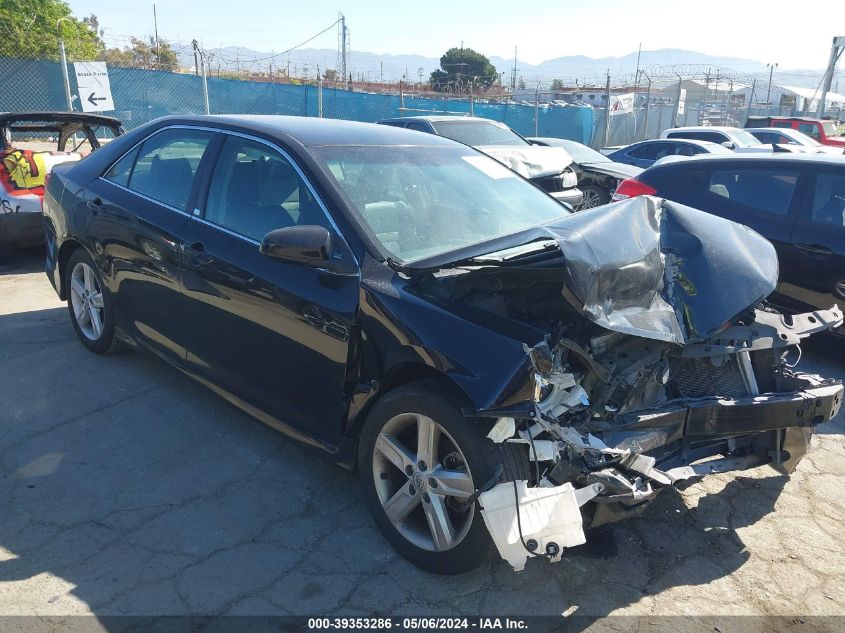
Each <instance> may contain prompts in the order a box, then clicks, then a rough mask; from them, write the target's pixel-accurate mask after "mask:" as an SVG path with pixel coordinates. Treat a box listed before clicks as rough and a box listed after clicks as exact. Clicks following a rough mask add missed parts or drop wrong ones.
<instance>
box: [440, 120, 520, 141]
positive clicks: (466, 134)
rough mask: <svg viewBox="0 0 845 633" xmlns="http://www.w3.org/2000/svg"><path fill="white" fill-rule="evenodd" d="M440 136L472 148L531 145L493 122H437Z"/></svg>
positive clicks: (511, 131)
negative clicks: (480, 146)
mask: <svg viewBox="0 0 845 633" xmlns="http://www.w3.org/2000/svg"><path fill="white" fill-rule="evenodd" d="M432 125H433V126H434V129H435V130H437V134H438V136H445V137H446V138H450V139H452V140H453V141H458V142H459V143H463V144H464V145H469V146H470V147H477V146H479V145H530V143H529V142H528V141H526V140H525V139H524V138H522V137H521V136H520V135H519V134H516V133H515V132H514V131H513V130H511V129H509V128H507V127H504V126H500V125H497V124H495V123H493V122H492V121H461V120H460V119H458V120H455V121H436V122H433V123H432Z"/></svg>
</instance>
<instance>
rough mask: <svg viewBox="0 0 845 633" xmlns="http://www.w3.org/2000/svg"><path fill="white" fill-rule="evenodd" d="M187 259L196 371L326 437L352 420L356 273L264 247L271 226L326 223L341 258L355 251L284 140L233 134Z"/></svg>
mask: <svg viewBox="0 0 845 633" xmlns="http://www.w3.org/2000/svg"><path fill="white" fill-rule="evenodd" d="M199 207H200V210H199V213H200V215H198V216H195V217H193V218H191V220H190V221H189V229H188V238H187V241H186V242H187V247H186V250H185V256H184V274H183V275H184V276H183V284H184V297H185V321H186V328H187V348H188V355H187V361H188V366H189V368H190V370H191V371H193V372H195V373H196V374H198V375H199V376H201V377H203V378H205V379H207V380H208V381H210V382H211V383H213V384H215V385H217V386H219V387H221V388H222V389H223V390H225V391H226V392H228V393H229V394H232V395H234V396H236V397H237V398H238V399H240V400H242V401H244V402H246V403H247V404H249V405H251V406H253V407H255V408H257V409H258V410H260V411H261V412H264V413H266V414H268V415H270V416H271V417H272V418H274V419H275V420H277V421H280V422H282V423H283V424H285V425H287V426H289V427H293V428H294V429H296V430H298V431H300V432H302V433H304V434H305V435H307V436H309V437H311V438H315V439H317V440H319V441H321V442H323V443H326V444H330V445H336V444H337V443H338V442H339V439H340V431H341V428H342V422H343V420H344V419H345V413H346V407H347V400H346V396H347V395H348V394H346V392H345V380H346V369H347V361H348V355H349V344H350V337H351V336H352V329H353V324H354V319H355V315H356V311H357V307H358V291H359V276H358V274H357V273H355V274H352V275H340V274H336V273H332V272H328V271H326V270H321V269H317V268H313V267H310V266H307V265H303V264H297V263H288V262H283V261H279V260H275V259H271V258H269V257H267V256H265V255H262V254H261V253H260V252H259V245H260V242H261V240H262V238H263V236H264V235H265V234H266V233H268V232H269V231H271V230H273V229H277V228H283V227H287V226H294V225H315V224H316V225H321V226H324V227H325V228H327V229H328V230H329V231H330V233H331V234H332V243H333V253H332V256H333V258H335V259H339V258H349V259H350V260H351V259H352V254H351V252H350V251H349V249H348V247H347V246H346V244H345V242H344V241H343V238H342V237H341V236H340V235H339V234H338V232H337V230H336V229H335V227H334V225H333V223H332V222H331V220H330V218H329V216H328V215H327V213H326V210H325V208H324V207H323V206H322V205H321V203H320V202H319V201H318V200H317V197H316V195H315V193H314V190H313V188H311V187H310V186H309V185H308V183H307V182H306V180H305V178H304V177H303V175H302V173H301V172H300V171H299V170H298V169H297V167H296V166H295V165H294V164H293V162H292V160H291V159H290V158H289V157H288V156H287V155H286V154H283V153H282V152H281V151H279V150H278V149H277V148H276V147H274V146H271V145H269V144H266V143H264V142H263V141H259V140H257V139H250V138H245V137H241V136H235V135H227V136H226V140H225V142H224V143H223V145H222V147H221V150H220V154H219V156H218V158H217V161H216V165H215V166H214V168H213V170H212V171H211V176H210V182H209V185H208V192H207V199H206V200H205V202H204V203H203V204H200V205H199Z"/></svg>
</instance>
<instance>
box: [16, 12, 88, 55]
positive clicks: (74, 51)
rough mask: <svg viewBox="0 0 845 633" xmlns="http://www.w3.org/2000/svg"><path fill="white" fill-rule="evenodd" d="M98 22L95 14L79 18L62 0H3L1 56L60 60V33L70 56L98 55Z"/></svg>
mask: <svg viewBox="0 0 845 633" xmlns="http://www.w3.org/2000/svg"><path fill="white" fill-rule="evenodd" d="M92 19H93V21H92ZM57 23H58V24H57ZM98 26H99V25H98V23H97V17H96V16H93V15H92V16H90V17H88V18H85V19H83V20H77V19H76V18H75V17H73V15H72V14H71V11H70V7H69V6H68V5H67V4H66V3H65V2H63V1H62V0H28V1H27V2H20V0H0V56H2V57H31V58H38V59H52V60H58V59H59V39H60V37H61V39H62V40H64V43H65V51H66V53H67V56H68V58H69V59H71V60H91V59H96V58H97V56H98V55H99V54H100V53H101V52H102V50H103V42H102V41H101V40H100V37H99V34H98V33H97V30H96V29H97V27H98Z"/></svg>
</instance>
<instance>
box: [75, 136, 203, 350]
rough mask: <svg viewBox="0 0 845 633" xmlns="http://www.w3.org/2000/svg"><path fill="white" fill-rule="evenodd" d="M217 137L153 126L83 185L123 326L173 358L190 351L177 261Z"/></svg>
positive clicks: (90, 232)
mask: <svg viewBox="0 0 845 633" xmlns="http://www.w3.org/2000/svg"><path fill="white" fill-rule="evenodd" d="M213 138H214V133H213V132H210V131H207V130H199V129H194V128H187V127H173V128H166V129H163V130H160V131H158V132H155V133H154V134H153V135H152V136H150V137H148V138H147V139H146V140H145V141H143V142H142V143H141V144H139V145H138V146H136V147H135V148H133V149H132V150H131V151H130V152H129V153H127V154H126V155H124V156H123V157H122V158H121V159H119V160H118V161H117V162H116V163H114V164H113V165H112V166H111V167H110V168H109V169H108V170H107V171H106V173H105V174H103V176H102V177H101V178H97V179H95V180H94V181H92V182H91V183H90V185H89V186H88V188H87V190H86V191H85V204H86V205H87V208H88V212H89V222H90V227H89V229H88V233H89V234H92V235H97V236H98V238H99V242H98V243H97V244H95V245H94V248H95V249H96V250H98V251H99V254H100V255H101V256H102V257H103V258H104V260H105V267H106V269H107V270H108V272H109V278H108V279H107V284H108V285H109V287H110V290H111V292H112V294H113V295H114V297H115V302H116V304H117V307H118V309H119V313H120V314H121V315H122V316H123V318H125V319H126V322H125V324H124V326H125V327H126V328H128V329H129V330H130V332H131V333H132V334H133V335H134V336H136V337H137V338H138V339H139V340H140V341H142V342H143V343H144V344H145V345H147V346H148V347H150V348H151V349H152V350H153V351H155V352H157V353H159V354H161V355H163V356H166V357H168V358H170V359H171V360H174V361H179V360H182V359H183V358H184V356H185V337H184V331H183V329H182V326H183V322H182V313H181V305H180V303H181V299H180V296H181V286H180V266H181V258H182V248H183V245H184V242H183V238H184V236H185V233H184V232H185V228H186V221H187V219H188V217H189V214H188V209H190V208H192V204H193V200H194V198H195V195H196V192H195V186H194V185H195V176H196V174H197V172H198V170H199V168H200V165H201V164H202V161H203V159H204V157H205V155H206V150H207V149H208V148H209V146H210V144H211V142H212V139H213Z"/></svg>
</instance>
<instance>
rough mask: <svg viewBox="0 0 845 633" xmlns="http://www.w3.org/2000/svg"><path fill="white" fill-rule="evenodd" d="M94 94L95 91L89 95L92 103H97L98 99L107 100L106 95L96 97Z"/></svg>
mask: <svg viewBox="0 0 845 633" xmlns="http://www.w3.org/2000/svg"><path fill="white" fill-rule="evenodd" d="M94 94H95V93H93V92H92V93H91V94H90V95H88V101H89V102H91V105H97V102H98V101H105V100H106V97H95V96H94Z"/></svg>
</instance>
